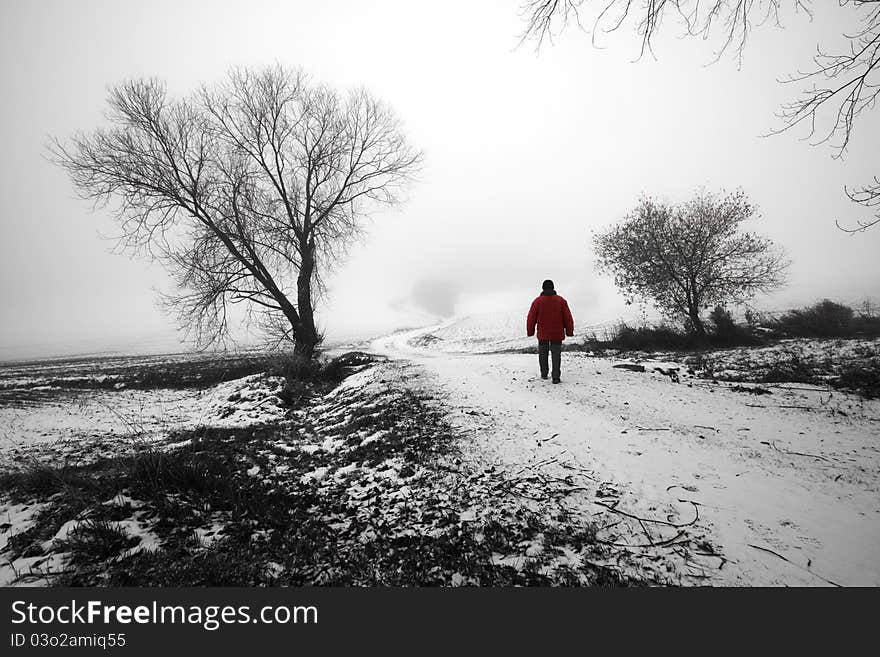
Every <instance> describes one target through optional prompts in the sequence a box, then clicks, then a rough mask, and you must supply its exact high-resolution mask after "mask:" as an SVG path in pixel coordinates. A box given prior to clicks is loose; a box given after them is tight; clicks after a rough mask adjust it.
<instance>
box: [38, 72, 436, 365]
mask: <svg viewBox="0 0 880 657" xmlns="http://www.w3.org/2000/svg"><path fill="white" fill-rule="evenodd" d="M109 104H110V113H109V115H108V119H109V121H110V124H111V127H110V128H107V129H98V130H96V131H94V132H93V133H91V134H86V135H78V136H76V137H74V138H73V139H72V140H70V142H69V143H62V142H60V141H58V140H56V141H55V144H54V147H53V153H54V155H55V158H56V161H57V162H58V163H60V164H61V166H63V167H64V168H66V169H67V171H68V173H69V174H70V176H71V179H72V181H73V183H74V185H75V186H76V188H77V189H78V190H79V192H80V193H81V195H82V196H83V197H85V198H88V199H93V200H94V201H95V202H97V203H99V204H108V203H114V204H115V205H114V209H115V212H116V216H117V218H118V222H119V226H120V228H121V244H122V246H123V247H124V248H127V249H129V250H133V251H135V252H137V253H142V254H148V255H149V256H151V257H154V258H156V259H158V260H160V261H161V262H162V263H164V264H165V265H166V266H167V268H168V269H169V271H170V272H171V274H172V276H173V278H174V280H175V282H176V284H177V287H178V293H176V294H172V295H170V296H167V297H166V299H165V301H166V304H167V305H168V306H169V307H170V308H171V309H172V310H174V311H175V312H176V313H177V315H178V316H179V318H180V319H181V321H182V324H183V325H184V326H186V327H187V328H188V329H190V330H192V331H194V332H195V335H196V337H197V339H198V340H199V342H200V343H201V344H210V343H212V342H216V341H218V340H222V339H224V338H225V337H226V336H227V335H228V328H229V326H228V319H227V317H228V315H227V310H228V307H229V304H244V306H245V307H246V309H247V317H248V318H249V319H250V320H251V321H254V322H256V323H257V324H258V325H259V326H261V327H262V328H263V329H266V330H269V331H270V332H273V333H274V334H275V335H276V337H277V338H279V339H286V340H292V341H293V342H294V350H295V353H297V354H299V355H300V356H302V357H304V358H311V357H312V356H313V355H314V350H315V347H316V346H317V344H318V343H319V341H320V336H319V334H318V331H317V329H316V326H315V317H314V307H315V300H316V298H317V295H318V293H319V292H320V290H321V289H322V286H321V281H322V275H323V274H325V273H326V272H327V271H328V270H330V269H331V268H332V267H333V266H334V265H335V264H337V263H339V262H340V260H341V258H342V257H343V256H344V255H345V253H346V250H347V248H348V247H349V246H350V244H351V243H352V241H353V240H354V239H355V238H357V237H358V236H359V235H360V234H361V229H362V219H363V217H364V215H365V213H366V212H368V211H369V210H370V209H371V208H374V207H376V206H378V205H393V204H396V203H398V202H399V201H400V200H401V193H402V191H403V190H404V188H405V186H406V184H407V183H408V182H410V180H411V179H412V177H413V175H414V174H415V173H416V172H417V170H418V168H419V165H420V162H421V158H422V156H421V153H419V152H416V151H414V150H413V149H412V148H411V147H410V146H409V145H408V143H407V140H406V138H405V136H404V134H403V132H402V130H401V126H400V123H399V121H398V119H397V118H396V117H395V115H394V113H393V112H392V110H391V109H390V108H389V107H388V106H387V105H385V104H383V103H382V102H380V101H378V100H376V99H374V98H373V97H372V96H371V95H370V94H368V93H367V92H366V91H364V90H357V91H353V92H351V93H349V94H347V95H344V96H343V95H340V94H339V93H337V92H336V91H334V90H332V89H329V88H327V87H325V86H321V85H313V84H311V83H310V82H309V80H308V78H307V77H306V76H305V75H304V74H303V73H302V72H300V71H289V70H285V69H283V68H282V67H280V66H275V67H272V68H267V69H264V70H259V71H252V70H247V69H236V70H233V71H231V72H230V73H229V75H228V77H227V79H226V80H225V81H223V82H221V83H219V84H217V85H215V86H212V87H207V86H206V87H202V88H201V89H199V90H198V91H197V92H195V93H194V94H193V95H191V96H190V97H188V98H184V99H182V100H173V99H170V98H169V97H168V95H167V93H166V90H165V86H164V85H163V84H162V83H160V82H158V81H156V80H136V81H130V82H126V83H123V84H120V85H118V86H116V87H115V88H113V89H112V90H111V92H110V97H109Z"/></svg>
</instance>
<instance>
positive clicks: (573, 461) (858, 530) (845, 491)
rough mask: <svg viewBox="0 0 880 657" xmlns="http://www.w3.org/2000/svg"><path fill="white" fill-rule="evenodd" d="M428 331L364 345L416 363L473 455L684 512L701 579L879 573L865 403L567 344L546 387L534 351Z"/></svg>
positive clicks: (878, 445)
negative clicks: (543, 467) (573, 474)
mask: <svg viewBox="0 0 880 657" xmlns="http://www.w3.org/2000/svg"><path fill="white" fill-rule="evenodd" d="M436 330H437V327H432V328H429V329H420V330H417V331H409V332H405V333H398V334H395V335H392V336H388V337H385V338H381V339H378V340H375V341H374V342H373V343H372V349H373V350H374V351H376V352H378V353H382V354H384V355H387V356H389V357H391V358H397V359H406V360H409V361H413V362H415V363H417V364H419V365H421V366H422V367H423V368H424V369H425V371H426V374H427V376H428V379H429V380H430V381H431V382H432V385H433V386H434V387H435V389H436V391H437V392H439V393H440V395H441V396H442V397H443V398H444V399H445V401H446V402H447V403H448V405H449V407H450V408H452V409H455V414H454V417H453V422H454V423H455V424H456V425H457V426H458V427H459V428H460V429H462V430H463V431H465V432H469V433H471V435H473V436H474V445H475V447H476V448H478V449H480V450H485V451H484V453H485V454H486V457H487V458H496V459H499V460H501V461H503V462H505V463H507V464H508V465H509V466H510V467H517V466H519V465H522V464H525V463H528V462H531V463H540V462H554V463H556V462H559V463H563V464H568V465H574V466H576V467H577V468H578V469H579V470H580V469H583V470H585V471H587V472H590V473H591V481H593V484H594V486H593V488H594V489H593V490H590V491H588V492H587V493H585V494H584V496H583V500H584V504H585V505H587V506H592V511H593V512H604V511H606V510H605V509H604V508H603V507H602V506H599V505H598V504H596V503H597V502H602V501H603V499H605V498H603V490H604V491H607V490H609V487H610V489H611V490H615V489H616V490H618V491H619V495H618V499H619V500H620V504H619V505H618V507H617V508H618V509H621V510H625V511H627V512H629V513H633V514H634V515H639V516H642V517H652V518H664V519H668V520H670V521H672V522H673V523H675V524H685V523H687V522H688V521H689V520H690V519H692V518H693V517H694V510H695V509H698V510H699V513H700V517H699V520H698V522H696V523H695V524H694V525H693V529H694V531H695V532H696V533H697V534H696V535H698V536H704V537H705V538H706V540H707V541H708V545H711V546H712V548H713V549H714V551H717V552H719V553H721V554H722V555H723V556H724V557H725V558H726V559H727V560H728V561H727V562H726V563H724V564H723V568H718V567H717V565H718V564H719V561H720V560H719V559H717V558H714V561H712V559H711V558H708V557H706V558H705V560H704V565H706V566H707V568H708V570H704V571H703V572H708V573H709V575H710V579H708V580H705V579H703V580H696V579H695V580H693V581H694V582H699V581H702V582H703V583H706V582H709V583H714V584H730V585H756V586H760V585H795V586H799V585H800V586H813V585H828V584H829V583H832V582H833V583H837V584H841V585H846V586H878V585H880V423H878V421H877V418H880V403H878V402H877V401H872V402H865V401H863V400H860V399H858V398H856V397H854V396H850V395H845V394H842V393H837V392H834V393H833V395H832V394H831V393H830V392H829V391H828V390H824V389H820V388H816V389H791V388H784V387H776V388H774V394H772V395H767V396H760V397H756V396H754V395H749V394H743V393H740V392H734V391H732V390H730V388H729V386H725V385H718V384H712V383H711V382H708V381H702V380H697V379H690V380H683V381H682V382H681V383H674V382H672V381H671V380H670V378H668V377H666V376H663V375H661V374H659V373H650V372H647V373H637V372H631V371H627V370H621V369H615V368H614V367H613V365H614V364H615V363H614V362H613V361H611V360H609V359H606V358H594V357H591V356H589V355H586V354H582V353H572V352H567V353H564V354H563V383H562V384H561V385H552V384H550V383H549V381H544V380H541V379H540V378H539V377H538V376H537V363H536V362H534V361H535V360H536V359H535V356H533V355H529V354H473V353H462V352H444V351H441V350H440V349H438V348H437V347H438V344H432V345H430V346H429V347H418V346H413V344H412V341H413V340H416V343H418V342H419V341H418V338H419V337H421V336H425V335H429V334H431V332H432V331H436ZM691 502H693V504H692V503H691ZM643 529H645V535H648V536H649V539H648V540H651V539H650V534H649V533H648V532H650V531H651V530H650V529H648V528H644V527H643ZM634 538H638V537H634ZM642 540H643V541H644V536H642ZM713 563H714V564H715V566H714V567H710V566H709V565H710V564H713ZM683 581H687V577H685V578H684V579H683Z"/></svg>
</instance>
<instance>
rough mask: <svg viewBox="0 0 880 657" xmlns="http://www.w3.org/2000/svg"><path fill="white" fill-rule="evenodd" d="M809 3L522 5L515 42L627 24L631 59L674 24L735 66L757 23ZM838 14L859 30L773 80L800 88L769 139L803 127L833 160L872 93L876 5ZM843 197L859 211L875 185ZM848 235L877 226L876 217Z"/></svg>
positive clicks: (533, 1)
mask: <svg viewBox="0 0 880 657" xmlns="http://www.w3.org/2000/svg"><path fill="white" fill-rule="evenodd" d="M812 4H813V3H812V0H709V1H701V0H642V1H641V2H634V1H633V0H601V2H592V1H591V0H528V1H527V2H526V3H525V4H524V5H523V7H522V9H523V14H524V17H525V29H524V31H523V35H522V38H523V40H525V39H529V38H532V39H535V40H536V41H537V44H538V47H540V46H541V44H542V43H543V42H544V41H545V40H547V39H552V37H553V35H554V33H556V32H557V31H559V30H561V29H563V28H564V27H565V26H566V25H567V24H569V23H572V22H576V23H578V24H580V23H581V19H582V17H583V14H585V13H589V14H591V15H592V16H593V41H594V43H595V42H596V38H597V35H600V34H602V33H608V32H613V31H615V30H618V29H619V28H621V27H622V26H623V25H624V24H626V23H628V22H634V23H635V29H636V32H637V34H638V35H639V37H640V40H641V47H640V52H639V57H641V56H642V55H644V54H645V53H646V52H651V53H653V39H654V37H655V36H656V35H657V33H658V31H659V29H660V27H661V25H662V24H663V21H664V19H666V20H667V21H668V20H669V19H672V20H673V21H674V22H676V23H677V24H678V25H679V26H680V28H681V29H683V32H684V34H686V35H689V36H698V37H701V38H704V39H707V38H709V37H711V36H713V35H715V34H720V39H721V42H720V46H719V48H718V50H717V52H716V59H717V58H720V57H721V56H722V55H723V54H724V53H725V52H727V51H729V50H733V51H734V52H735V54H736V57H737V59H738V61H739V62H740V63H741V62H742V57H743V52H744V50H745V47H746V43H747V41H748V37H749V35H750V34H751V32H752V31H753V30H754V29H755V28H756V27H760V26H764V25H775V26H780V25H781V14H783V13H784V12H786V11H788V12H792V13H797V12H799V13H806V14H807V15H810V16H811V15H812V13H811V6H812ZM838 5H839V7H840V8H848V9H849V10H851V11H852V15H853V19H854V22H855V23H857V24H858V25H859V27H858V28H856V29H855V31H854V32H852V33H849V34H845V35H844V36H845V37H846V39H847V41H848V48H847V49H845V50H844V51H841V52H828V51H825V50H823V49H821V48H819V49H817V51H816V53H815V55H814V56H813V63H812V65H811V66H810V67H809V68H807V69H806V70H804V71H799V72H797V73H796V74H793V75H789V76H788V77H786V78H784V79H783V80H781V81H782V82H784V83H786V84H800V85H804V88H803V90H802V92H801V93H800V95H799V96H798V97H797V98H795V99H794V100H793V101H791V102H789V103H786V104H785V105H783V106H782V107H781V108H780V110H779V111H778V112H777V117H778V118H779V119H780V121H781V124H780V125H781V127H780V128H778V129H776V130H774V131H772V132H773V133H779V132H784V131H786V130H789V129H791V128H793V127H795V126H799V125H801V124H806V125H808V126H809V131H810V132H809V134H810V138H813V139H814V140H815V143H826V142H828V143H830V144H831V145H832V147H833V150H834V157H835V158H839V157H841V156H842V155H843V153H844V152H845V151H846V148H847V146H848V145H849V143H850V138H851V137H852V132H853V127H854V125H855V122H856V119H857V118H858V117H859V115H861V114H862V112H864V111H865V110H866V109H869V108H871V107H873V106H874V105H875V104H876V102H877V98H878V95H880V0H838ZM847 194H848V196H849V197H850V198H851V199H852V200H853V201H855V202H857V203H860V204H862V205H863V206H865V207H866V208H869V209H872V210H873V208H876V207H878V204H877V199H878V198H880V182H878V181H877V179H876V178H875V179H874V180H873V181H872V182H869V183H868V184H866V185H864V186H862V187H860V188H859V189H857V190H856V191H855V192H850V191H849V190H847ZM873 212H874V214H873V216H872V217H871V218H869V219H867V220H863V221H860V222H859V224H858V225H857V226H856V227H853V228H844V230H848V231H850V232H855V231H861V230H865V229H866V228H868V227H869V226H873V225H875V224H877V223H880V212H878V211H876V210H873Z"/></svg>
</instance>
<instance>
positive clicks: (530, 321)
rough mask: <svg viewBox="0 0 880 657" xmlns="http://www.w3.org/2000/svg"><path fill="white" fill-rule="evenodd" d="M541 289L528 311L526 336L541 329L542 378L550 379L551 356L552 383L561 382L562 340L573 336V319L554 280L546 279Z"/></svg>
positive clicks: (540, 356) (539, 356)
mask: <svg viewBox="0 0 880 657" xmlns="http://www.w3.org/2000/svg"><path fill="white" fill-rule="evenodd" d="M541 287H542V288H543V290H542V292H541V295H540V296H539V297H538V298H536V299H535V300H534V301H532V306H531V308H529V316H528V317H527V318H526V334H527V335H528V336H529V337H531V336H533V335H534V334H535V325H537V326H538V366H539V367H540V368H541V378H542V379H546V378H547V372H548V370H549V367H548V366H547V355H548V353H549V354H551V355H552V361H553V383H559V381H560V378H559V377H560V367H561V363H562V341H563V340H564V339H565V336H566V335H567V336H568V337H572V336H573V335H574V320H573V319H572V317H571V311H570V310H569V309H568V302H567V301H566V300H565V299H563V298H562V297H561V296H559V295H558V294H556V290H555V289H554V286H553V281H551V280H546V281H544V284H543V285H542V286H541Z"/></svg>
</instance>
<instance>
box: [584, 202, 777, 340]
mask: <svg viewBox="0 0 880 657" xmlns="http://www.w3.org/2000/svg"><path fill="white" fill-rule="evenodd" d="M754 213H755V207H754V206H752V204H751V203H749V201H748V199H747V198H746V196H745V194H744V193H743V192H742V191H737V192H734V193H732V194H722V195H714V194H710V193H707V192H699V193H698V194H697V195H696V196H695V197H694V199H693V200H691V201H689V202H687V203H684V204H683V205H681V206H679V207H674V206H671V205H668V204H666V203H662V202H660V201H657V200H654V199H651V198H647V197H643V198H642V199H641V200H640V201H639V204H638V206H637V207H636V209H635V210H634V211H633V212H632V213H630V214H629V215H627V216H626V218H625V219H624V220H623V221H622V222H621V223H620V224H618V225H616V226H614V227H612V228H611V229H609V230H608V231H607V232H605V233H601V234H596V235H594V237H593V244H594V247H595V250H596V254H597V256H598V259H597V268H598V269H599V271H602V272H604V273H609V274H611V275H613V276H614V282H615V284H616V285H617V286H618V287H619V288H620V289H621V290H622V291H623V292H624V294H625V296H626V298H627V301H629V302H632V301H633V300H634V299H636V298H644V299H649V300H652V301H653V302H654V304H655V305H656V306H657V308H658V309H660V310H661V311H662V312H663V313H665V314H666V315H668V316H670V317H676V318H679V319H682V320H684V321H685V324H686V325H687V326H688V327H689V328H690V329H691V330H692V331H693V332H694V333H696V334H697V335H704V334H705V327H704V324H703V320H702V318H701V312H702V311H703V310H705V309H706V308H709V307H710V306H714V305H716V304H725V303H729V302H733V303H743V302H744V301H747V300H748V299H750V298H752V297H753V296H754V295H755V294H757V293H758V292H767V291H769V290H772V289H774V288H776V287H778V286H780V285H782V283H783V273H784V270H785V268H786V267H787V266H788V263H787V262H786V261H785V259H784V258H783V256H782V254H781V253H780V252H779V251H777V249H775V247H774V246H773V243H772V242H771V241H770V240H768V239H765V238H762V237H759V236H757V235H755V234H754V233H748V232H742V231H740V224H741V223H742V222H744V221H746V220H747V219H749V218H750V217H752V216H753V215H754Z"/></svg>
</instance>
